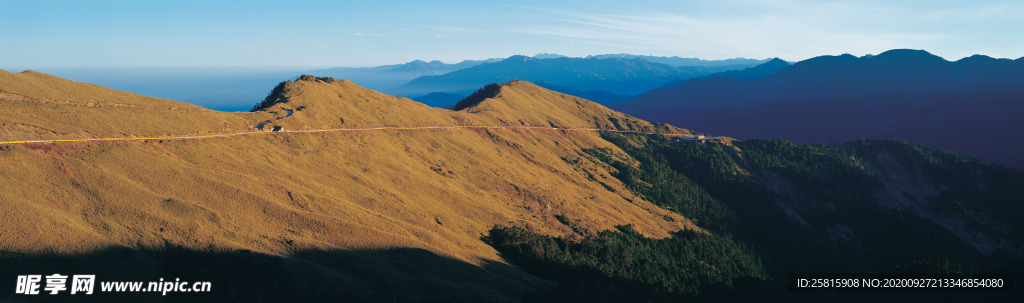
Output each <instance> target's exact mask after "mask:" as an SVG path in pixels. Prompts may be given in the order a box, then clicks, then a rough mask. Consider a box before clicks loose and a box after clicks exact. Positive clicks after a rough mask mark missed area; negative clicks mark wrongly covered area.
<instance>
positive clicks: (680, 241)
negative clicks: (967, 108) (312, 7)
mask: <svg viewBox="0 0 1024 303" xmlns="http://www.w3.org/2000/svg"><path fill="white" fill-rule="evenodd" d="M5 77H7V78H9V79H14V80H5V81H13V82H14V84H5V85H4V86H0V91H3V92H4V93H5V94H6V95H4V97H3V98H2V100H0V102H3V104H4V105H5V108H7V109H12V110H15V111H17V112H18V114H16V115H3V116H0V125H2V126H3V127H4V129H5V132H4V133H0V135H2V136H5V137H2V138H0V139H2V140H12V139H41V138H49V137H72V138H74V137H78V136H83V137H102V136H122V137H127V136H142V135H161V134H170V135H180V134H193V133H195V132H200V133H203V132H253V130H252V129H251V128H252V127H253V126H254V125H256V124H258V123H263V124H265V125H267V126H281V127H284V128H285V129H290V130H294V129H299V130H301V129H323V128H352V129H357V130H353V131H331V132H310V133H286V132H259V134H260V135H247V136H233V137H219V138H208V139H192V140H147V141H117V142H92V143H80V142H79V143H56V144H53V143H30V144H6V145H0V167H3V168H4V169H2V170H0V189H2V190H0V209H4V211H3V212H0V231H2V232H3V235H2V236H0V263H2V265H3V266H0V279H12V277H15V276H16V275H17V274H22V273H24V272H33V271H39V270H44V271H45V272H95V273H97V274H102V275H106V276H107V277H110V278H105V280H107V281H109V280H112V279H113V280H116V279H124V280H129V279H138V280H147V279H156V278H159V277H168V276H170V275H181V276H183V278H186V279H190V280H203V279H209V280H212V281H217V282H216V283H217V284H218V285H221V286H220V287H223V288H221V289H223V292H218V293H216V294H213V295H211V297H204V298H205V299H217V300H227V301H253V300H280V299H296V300H310V301H323V300H336V299H352V300H363V301H394V300H400V301H446V302H447V301H467V302H478V301H512V300H525V301H541V300H556V301H566V300H580V299H584V298H592V299H602V298H603V299H609V300H612V299H614V300H627V301H632V300H641V299H642V300H670V301H671V300H678V299H683V298H692V297H694V296H700V295H704V296H706V295H708V294H715V295H717V294H722V293H723V292H724V293H728V292H730V291H734V290H747V289H749V288H745V287H751V286H750V285H754V287H763V286H764V285H765V284H764V283H766V282H764V280H763V279H766V278H768V279H776V280H775V281H777V279H778V277H779V276H780V275H782V274H784V273H786V272H788V271H799V270H824V269H828V270H837V271H845V270H849V271H860V270H884V269H891V268H910V267H913V266H918V267H925V268H935V267H942V268H947V269H948V268H963V269H964V270H973V269H985V268H996V267H998V266H1000V265H1002V264H1007V263H1010V262H1013V261H1014V260H1017V259H1015V258H1018V257H1019V256H1020V253H1021V250H1022V248H1021V247H1022V243H1024V241H1022V240H1021V239H1022V238H1021V226H1020V223H1019V221H1017V220H1015V218H1019V217H1020V216H1021V215H1022V206H1021V203H1020V202H1021V201H1020V199H1019V197H1021V196H1022V194H1024V193H1022V192H1021V191H1022V190H1024V176H1022V175H1021V173H1020V172H1018V171H1012V170H1008V169H1005V168H1002V167H998V166H993V165H991V164H987V163H984V162H980V161H977V160H973V159H970V158H964V157H962V156H959V155H956V154H951V153H944V152H939V151H935V150H930V149H926V148H923V147H921V146H918V145H915V144H911V143H907V142H902V141H858V142H854V143H849V144H845V145H840V146H801V145H794V144H791V143H788V142H785V141H762V140H752V141H743V142H739V141H736V142H733V141H730V140H729V139H722V140H721V141H712V142H706V143H700V142H675V141H672V140H670V139H667V138H665V137H664V136H661V135H642V134H635V133H628V132H642V133H646V132H670V133H676V134H688V133H689V131H686V130H683V129H678V128H675V127H672V126H668V125H655V124H650V123H647V122H644V121H642V120H638V119H635V118H633V117H630V116H627V115H624V114H621V113H617V112H614V111H611V110H608V109H607V108H605V107H603V106H600V105H598V104H596V103H592V102H589V101H586V100H583V99H579V98H575V97H571V96H567V95H563V94H559V93H555V92H551V91H548V90H545V89H543V88H540V87H538V86H536V85H533V84H530V83H527V82H521V81H513V82H510V83H505V84H496V85H493V86H488V87H486V88H485V89H483V90H481V91H480V92H478V94H476V95H475V96H471V97H470V98H467V99H466V100H464V103H462V104H461V105H460V106H459V107H458V108H459V110H456V111H452V110H445V109H437V108H430V107H426V106H423V105H422V104H419V103H416V102H414V101H411V100H408V99H405V98H399V97H393V96H387V95H383V94H380V93H377V92H374V91H372V90H368V89H364V88H361V87H359V86H357V85H354V84H352V83H351V82H347V81H343V80H333V79H329V78H315V77H301V78H299V79H298V80H296V81H286V82H283V83H282V84H280V85H279V86H278V87H277V88H275V89H274V90H273V91H272V92H271V94H270V95H269V96H268V98H267V102H265V103H263V104H261V105H259V106H257V108H256V109H255V111H254V112H251V113H222V112H216V111H209V110H204V109H201V108H192V107H184V106H183V107H180V108H178V107H175V106H177V105H178V104H179V103H176V102H173V101H168V100H159V99H151V98H147V97H142V96H137V95H124V94H122V93H118V92H116V91H110V90H105V89H102V88H98V87H94V86H90V85H87V84H81V83H75V82H70V81H66V80H60V79H54V78H52V77H48V76H45V75H35V74H33V73H21V74H5ZM36 78H41V79H47V80H46V81H51V82H54V83H53V85H41V86H40V85H35V84H33V83H36V82H34V81H37V80H33V79H36ZM50 89H52V90H55V91H49V90H50ZM78 93H81V94H82V95H87V96H89V97H87V98H95V100H94V101H89V102H95V103H94V104H93V105H89V104H88V103H86V104H84V105H83V104H79V102H80V101H81V99H78V98H77V97H74V96H77V94H78ZM90 94H91V95H90ZM56 98H61V99H56ZM64 98H66V99H64ZM125 98H127V99H125ZM76 100H77V101H76ZM115 102H116V103H118V104H125V105H124V106H121V105H118V106H114V105H110V104H114V103H115ZM168 106H170V107H168ZM474 125H475V126H538V127H539V128H522V127H519V128H515V127H504V128H503V127H499V128H466V127H447V128H420V127H438V126H440V127H445V126H474ZM379 126H395V127H406V128H405V129H368V128H373V127H379ZM551 127H557V128H558V129H553V128H551ZM566 128H574V129H577V130H576V131H570V130H566ZM598 128H599V129H607V130H613V131H612V132H603V133H598V132H596V131H590V130H581V129H598ZM15 130H21V131H20V132H15ZM26 130H30V131H26ZM129 130H130V131H129ZM621 131H625V132H627V133H621ZM627 226H628V227H627ZM1017 262H1019V261H1017ZM1015 264H1019V263H1015ZM929 266H930V267H929ZM5 281H6V280H0V282H5ZM11 283H14V282H11ZM769 283H770V282H769ZM9 284H10V283H8V285H9ZM289 291H291V292H295V293H297V294H295V295H292V296H288V295H282V292H283V293H288V292H289ZM0 295H3V296H8V294H0ZM129 297H130V298H128V299H135V298H141V300H159V299H153V298H152V297H144V296H142V297H133V296H129ZM4 298H5V299H7V297H4ZM177 298H181V299H190V298H193V297H188V296H184V297H177ZM704 298H710V297H704ZM97 300H102V298H98V299H97Z"/></svg>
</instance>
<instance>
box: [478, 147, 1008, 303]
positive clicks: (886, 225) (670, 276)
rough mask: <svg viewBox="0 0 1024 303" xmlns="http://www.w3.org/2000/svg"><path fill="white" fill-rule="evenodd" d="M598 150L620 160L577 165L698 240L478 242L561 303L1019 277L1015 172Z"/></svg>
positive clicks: (916, 153)
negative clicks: (795, 281)
mask: <svg viewBox="0 0 1024 303" xmlns="http://www.w3.org/2000/svg"><path fill="white" fill-rule="evenodd" d="M602 136H603V137H604V139H606V140H608V141H609V142H612V143H613V144H615V145H616V146H617V147H618V148H619V149H621V150H622V151H623V152H625V155H622V154H621V153H618V154H617V151H614V150H612V149H589V150H584V153H583V154H580V158H589V159H592V160H593V161H598V162H601V163H604V164H607V165H609V166H611V167H612V168H613V171H614V172H613V177H615V178H616V179H618V180H619V181H620V182H622V183H623V184H624V185H625V186H626V187H627V188H628V189H629V190H630V191H632V192H634V193H635V194H637V195H640V196H642V197H644V198H645V199H647V200H649V201H651V202H652V203H655V204H657V205H659V206H661V207H664V208H666V209H669V210H672V211H674V212H677V213H679V214H681V215H683V216H685V217H687V218H689V219H690V220H692V221H693V222H694V223H696V224H697V225H698V226H701V227H702V228H704V229H706V230H707V231H708V233H706V234H704V233H698V232H693V231H681V232H678V233H676V234H674V235H673V236H672V237H669V238H666V239H650V238H645V237H644V236H643V235H640V234H638V233H636V232H635V231H633V230H632V229H630V228H629V227H619V230H616V231H603V232H600V233H598V234H596V235H586V234H584V233H580V234H578V235H575V236H572V237H567V238H559V237H549V236H542V235H537V234H534V233H532V232H531V231H530V230H529V229H528V228H523V227H501V226H498V227H495V228H494V229H492V230H491V232H490V234H489V235H488V236H487V240H488V241H489V243H491V245H493V246H494V247H495V248H496V249H498V250H499V252H501V254H502V255H503V256H504V257H506V258H507V259H509V260H511V261H513V262H515V263H516V264H517V265H520V266H522V267H523V268H525V269H526V270H527V271H529V272H531V273H532V274H536V275H538V276H540V277H542V278H545V279H550V280H553V281H556V282H559V283H560V284H559V291H558V292H557V293H560V294H562V295H565V294H571V295H572V296H576V298H595V299H600V298H604V299H606V300H607V301H616V300H614V299H608V298H617V299H623V300H630V301H635V300H636V299H642V300H644V301H662V300H664V301H673V300H677V299H679V298H690V299H693V298H703V299H712V298H719V297H721V295H722V294H725V293H729V292H730V291H731V292H732V293H744V292H746V293H750V292H751V291H752V292H754V293H763V292H766V291H767V292H774V293H776V294H779V295H785V294H784V292H785V286H784V280H785V277H786V275H787V274H790V273H808V272H845V273H948V274H970V273H991V272H1018V273H1020V272H1022V271H1021V267H1020V264H1021V261H1020V260H1021V258H1020V256H1021V250H1022V248H1021V247H1022V245H1024V236H1022V234H1024V233H1022V230H1024V229H1022V225H1024V224H1022V221H1020V220H1019V219H1018V218H1021V216H1022V215H1024V173H1022V172H1020V171H1017V170H1013V169H1009V168H1005V167H1002V166H998V165H994V164H991V163H988V162H985V161H981V160H977V159H973V158H969V157H965V156H962V155H959V154H955V153H950V152H945V151H940V150H934V149H930V148H927V147H924V146H921V145H919V144H916V143H911V142H908V141H902V140H859V141H853V142H848V143H845V144H840V145H832V146H828V145H797V144H793V143H791V142H788V141H785V140H749V141H732V142H730V143H724V142H716V141H709V142H695V141H682V142H677V141H674V140H671V139H667V138H665V137H662V136H656V135H636V134H620V133H603V134H602ZM573 161H576V162H578V161H579V159H575V160H572V161H570V163H573ZM950 222H953V223H950ZM957 224H959V225H957ZM989 240H991V241H989ZM712 268H713V269H712ZM1018 284H1019V283H1018ZM723 290H725V291H723ZM943 298H947V299H949V298H961V297H956V296H954V297H943ZM971 298H973V297H971ZM978 298H984V299H985V300H994V299H1001V298H1002V297H998V296H997V297H991V296H988V297H985V296H982V297H978ZM961 299H962V298H961ZM599 301H600V300H599Z"/></svg>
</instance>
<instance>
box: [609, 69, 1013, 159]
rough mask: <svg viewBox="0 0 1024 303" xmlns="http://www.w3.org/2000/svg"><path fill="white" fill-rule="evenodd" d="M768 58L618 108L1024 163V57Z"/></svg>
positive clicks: (659, 118)
mask: <svg viewBox="0 0 1024 303" xmlns="http://www.w3.org/2000/svg"><path fill="white" fill-rule="evenodd" d="M768 64H771V65H768ZM768 64H766V65H765V66H764V68H763V69H764V71H763V72H757V71H756V70H755V69H750V70H747V71H744V72H734V73H732V74H729V73H725V74H719V75H721V76H720V77H707V78H702V79H691V80H687V81H683V82H681V83H679V84H678V85H675V86H672V87H666V88H660V89H656V90H652V91H650V92H647V93H644V94H643V95H641V96H639V97H637V98H636V99H634V100H631V101H629V102H626V103H623V104H619V105H617V106H614V107H615V108H616V109H618V110H620V111H623V112H625V113H628V114H631V115H634V116H636V117H639V118H641V119H645V120H649V121H654V122H664V123H671V124H676V125H684V126H686V127H690V128H693V129H695V130H699V131H704V132H708V133H713V134H723V135H728V136H733V137H737V138H741V139H750V138H783V139H788V140H793V141H795V142H799V143H839V142H843V141H847V140H851V139H858V138H901V139H907V140H911V141H915V142H919V143H923V144H925V145H928V146H931V147H936V148H941V149H946V150H951V151H956V152H960V153H964V154H967V155H971V156H975V157H979V158H982V159H986V160H989V161H993V162H997V163H1001V164H1004V165H1009V166H1012V167H1016V168H1024V157H1022V156H1021V155H1024V132H1020V131H1019V130H1020V129H1024V122H1022V121H1024V77H1021V76H1022V75H1024V58H1022V59H1017V60H1009V59H994V58H990V57H986V56H980V55H976V56H972V57H968V58H964V59H961V60H958V61H955V62H950V61H947V60H945V59H943V58H941V57H938V56H935V55H932V54H930V53H928V52H925V51H920V50H892V51H888V52H885V53H882V54H879V55H877V56H864V57H855V56H852V55H841V56H822V57H816V58H812V59H808V60H805V61H801V62H798V63H795V64H793V65H792V66H788V67H784V66H783V65H782V63H780V62H777V61H772V62H769V63H768ZM779 67H783V68H781V69H779V70H778V71H777V72H775V73H771V70H773V69H778V68H779ZM759 69H761V67H759ZM761 74H767V75H761ZM758 76H760V77H758Z"/></svg>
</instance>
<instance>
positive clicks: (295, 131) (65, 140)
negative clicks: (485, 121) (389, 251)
mask: <svg viewBox="0 0 1024 303" xmlns="http://www.w3.org/2000/svg"><path fill="white" fill-rule="evenodd" d="M432 129H528V130H553V131H606V132H617V133H632V134H647V135H655V134H657V135H666V136H685V135H688V134H674V133H650V132H638V131H624V130H615V129H600V128H557V127H544V126H413V127H371V128H331V129H314V130H282V131H250V132H237V133H226V134H209V135H182V136H164V137H128V138H85V139H47V140H22V141H2V142H0V145H10V144H29V143H66V142H97V141H147V140H195V139H208V138H224V137H234V136H248V135H267V134H287V133H293V134H297V133H329V132H357V131H373V130H432Z"/></svg>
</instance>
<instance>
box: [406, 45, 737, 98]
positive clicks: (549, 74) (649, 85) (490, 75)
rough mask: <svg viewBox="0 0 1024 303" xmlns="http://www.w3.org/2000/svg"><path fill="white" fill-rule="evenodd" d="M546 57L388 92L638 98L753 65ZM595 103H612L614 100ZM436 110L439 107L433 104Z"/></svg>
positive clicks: (459, 72)
mask: <svg viewBox="0 0 1024 303" xmlns="http://www.w3.org/2000/svg"><path fill="white" fill-rule="evenodd" d="M544 57H546V58H547V59H538V58H535V57H527V56H512V57H509V58H507V59H504V60H501V61H498V62H491V63H485V64H480V65H476V66H473V67H470V68H465V69H461V70H457V71H453V72H450V73H447V74H443V75H436V76H422V77H419V78H416V79H414V80H412V81H409V83H406V84H405V85H402V86H401V87H398V88H396V89H394V90H389V91H388V92H390V93H392V94H396V95H400V96H420V95H426V94H429V93H433V92H445V93H452V94H461V95H467V94H469V93H471V92H473V91H474V90H476V89H477V88H479V87H481V86H484V85H486V84H488V83H494V82H506V81H511V80H517V79H518V80H525V81H531V82H542V81H543V82H547V83H549V84H550V86H551V87H567V88H570V89H571V91H595V92H597V93H598V94H603V95H608V94H612V95H635V94H640V93H643V92H645V91H648V90H651V89H654V88H658V87H661V86H663V85H665V83H668V82H671V81H674V80H679V79H689V78H695V77H700V76H705V75H710V74H714V73H717V72H722V71H727V70H734V69H742V68H745V67H749V66H750V65H743V64H740V65H727V66H672V65H668V64H661V63H653V62H650V61H647V60H645V59H642V58H629V59H627V58H597V57H589V58H570V57H557V56H553V55H545V56H544ZM594 101H598V102H602V103H610V102H609V101H610V100H601V99H597V100H594ZM431 105H434V106H437V105H435V104H431Z"/></svg>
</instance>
